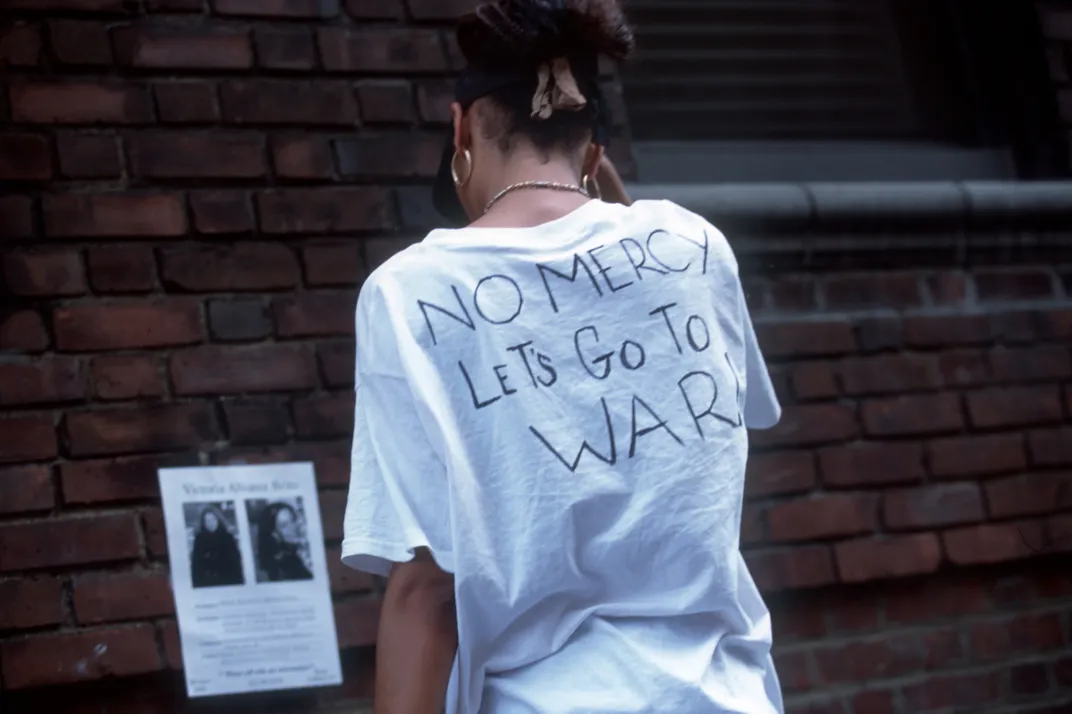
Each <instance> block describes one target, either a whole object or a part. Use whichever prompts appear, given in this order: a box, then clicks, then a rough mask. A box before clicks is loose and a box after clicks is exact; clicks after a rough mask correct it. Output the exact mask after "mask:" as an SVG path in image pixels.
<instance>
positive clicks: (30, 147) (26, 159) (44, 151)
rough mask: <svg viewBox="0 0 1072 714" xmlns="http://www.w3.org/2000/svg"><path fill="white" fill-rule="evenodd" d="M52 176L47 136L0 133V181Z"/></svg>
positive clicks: (31, 179) (33, 179)
mask: <svg viewBox="0 0 1072 714" xmlns="http://www.w3.org/2000/svg"><path fill="white" fill-rule="evenodd" d="M50 178H52V153H51V150H50V149H49V146H48V138H46V137H44V136H39V135H37V134H0V181H47V180H48V179H50Z"/></svg>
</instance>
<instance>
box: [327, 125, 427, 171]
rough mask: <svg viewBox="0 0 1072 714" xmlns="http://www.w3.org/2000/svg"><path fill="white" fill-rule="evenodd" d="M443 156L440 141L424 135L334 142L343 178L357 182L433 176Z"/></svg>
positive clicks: (374, 137)
mask: <svg viewBox="0 0 1072 714" xmlns="http://www.w3.org/2000/svg"><path fill="white" fill-rule="evenodd" d="M442 156H443V137H442V136H433V135H428V134H413V133H406V134H397V135H382V136H362V137H361V138H356V139H340V140H339V141H336V142H335V159H336V161H337V162H338V165H339V172H340V173H341V174H342V175H343V176H354V177H361V178H385V177H425V178H431V177H433V176H435V174H436V171H438V170H439V161H440V159H441V158H442Z"/></svg>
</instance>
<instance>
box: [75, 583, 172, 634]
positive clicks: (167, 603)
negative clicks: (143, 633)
mask: <svg viewBox="0 0 1072 714" xmlns="http://www.w3.org/2000/svg"><path fill="white" fill-rule="evenodd" d="M73 602H74V614H75V617H76V618H78V622H79V623H80V624H83V625H84V624H92V623H100V622H119V621H122V620H145V619H149V618H153V617H160V616H162V615H171V614H173V613H174V612H175V603H174V600H173V598H172V596H171V584H170V583H169V582H168V577H167V575H165V574H163V573H123V574H118V575H90V576H84V577H80V578H76V579H75V580H74V598H73Z"/></svg>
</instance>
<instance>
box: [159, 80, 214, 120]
mask: <svg viewBox="0 0 1072 714" xmlns="http://www.w3.org/2000/svg"><path fill="white" fill-rule="evenodd" d="M153 95H154V96H155V97H156V111H157V114H159V115H160V120H161V121H163V122H171V123H176V124H195V123H208V122H215V121H219V118H220V107H219V102H218V100H217V98H216V84H215V83H214V82H206V81H203V80H191V81H185V82H167V83H160V84H157V85H156V86H154V87H153Z"/></svg>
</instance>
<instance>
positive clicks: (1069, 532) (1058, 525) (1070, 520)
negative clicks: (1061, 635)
mask: <svg viewBox="0 0 1072 714" xmlns="http://www.w3.org/2000/svg"><path fill="white" fill-rule="evenodd" d="M1044 542H1045V543H1046V549H1047V550H1052V551H1054V552H1058V553H1063V552H1068V551H1072V514H1064V515H1058V516H1051V517H1050V518H1047V519H1046V540H1045V541H1044ZM1069 640H1070V641H1072V633H1070V634H1069Z"/></svg>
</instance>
